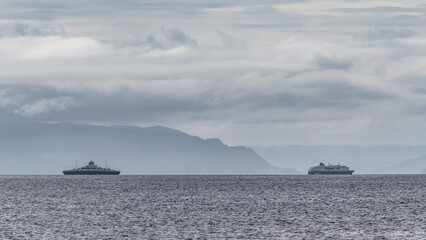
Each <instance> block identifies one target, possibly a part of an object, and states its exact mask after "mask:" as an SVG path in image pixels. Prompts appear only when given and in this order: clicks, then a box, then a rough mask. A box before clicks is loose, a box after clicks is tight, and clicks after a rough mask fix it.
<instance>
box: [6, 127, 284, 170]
mask: <svg viewBox="0 0 426 240" xmlns="http://www.w3.org/2000/svg"><path fill="white" fill-rule="evenodd" d="M0 152H1V155H2V157H1V160H0V164H1V167H0V174H60V173H61V171H62V170H64V169H68V168H73V167H74V165H75V159H79V165H83V164H84V165H85V164H87V162H88V161H89V160H90V159H92V160H94V161H95V163H97V164H98V165H101V166H103V165H104V163H105V161H108V164H109V166H110V167H111V168H116V169H120V170H121V171H122V173H123V174H280V173H281V172H282V170H281V169H280V168H277V167H274V166H272V165H270V164H269V163H268V162H266V161H265V160H264V159H262V158H261V157H260V156H259V155H257V154H256V153H255V152H254V151H253V150H251V149H249V148H245V147H229V146H226V145H224V144H223V143H222V142H221V141H220V140H218V139H207V140H204V139H201V138H199V137H195V136H190V135H188V134H185V133H183V132H180V131H177V130H174V129H170V128H165V127H160V126H157V127H147V128H140V127H129V126H114V127H105V126H92V125H76V124H43V123H32V122H21V123H2V124H0Z"/></svg>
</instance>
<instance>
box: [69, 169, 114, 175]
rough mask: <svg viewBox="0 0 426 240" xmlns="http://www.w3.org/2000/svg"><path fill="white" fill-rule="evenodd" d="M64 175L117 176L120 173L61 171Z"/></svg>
mask: <svg viewBox="0 0 426 240" xmlns="http://www.w3.org/2000/svg"><path fill="white" fill-rule="evenodd" d="M63 173H64V175H119V174H120V171H102V170H101V171H96V170H94V171H93V170H92V171H90V170H88V171H85V170H67V171H63Z"/></svg>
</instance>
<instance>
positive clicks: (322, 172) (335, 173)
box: [308, 170, 354, 175]
mask: <svg viewBox="0 0 426 240" xmlns="http://www.w3.org/2000/svg"><path fill="white" fill-rule="evenodd" d="M353 172H354V170H349V171H309V172H308V174H309V175H352V173H353Z"/></svg>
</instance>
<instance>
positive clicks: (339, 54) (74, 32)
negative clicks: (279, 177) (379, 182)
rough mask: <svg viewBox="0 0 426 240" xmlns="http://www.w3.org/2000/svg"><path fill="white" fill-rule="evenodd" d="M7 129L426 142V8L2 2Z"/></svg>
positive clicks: (1, 116)
mask: <svg viewBox="0 0 426 240" xmlns="http://www.w3.org/2000/svg"><path fill="white" fill-rule="evenodd" d="M0 9H1V10H0V121H2V122H9V121H16V120H31V121H39V122H73V123H90V124H101V125H117V124H120V125H138V126H142V127H143V126H152V125H163V126H168V127H172V128H176V129H179V130H182V131H185V132H187V133H189V134H192V135H197V136H200V137H203V138H210V137H216V138H220V139H222V140H223V142H224V143H225V144H229V145H261V146H268V145H288V144H356V145H373V144H426V28H425V27H424V26H426V5H425V3H424V1H420V0H413V1H402V0H398V1H395V0H386V1H371V0H368V1H362V0H361V1H356V0H354V1H350V0H347V1H343V0H339V1H309V0H307V1H296V0H289V1H250V0H248V1H232V0H223V1H222V0H214V1H195V0H193V1H191V0H188V1H176V0H173V1H171V0H164V1H160V0H152V1H136V0H127V1H126V0H124V1H113V0H102V1H100V0H98V1H86V0H85V1H82V0H75V1H64V0H56V1H51V0H31V1H30V0H28V1H23V0H2V1H0Z"/></svg>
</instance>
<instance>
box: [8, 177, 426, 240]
mask: <svg viewBox="0 0 426 240" xmlns="http://www.w3.org/2000/svg"><path fill="white" fill-rule="evenodd" d="M0 192H1V195H0V206H1V212H2V214H1V215H0V229H1V230H2V231H0V238H2V239H194V238H197V239H226V238H228V239H324V238H325V239H327V238H328V239H422V238H424V236H426V224H425V219H426V215H425V211H424V209H426V202H425V201H424V199H425V197H426V175H353V176H307V175H305V176H0Z"/></svg>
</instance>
